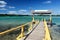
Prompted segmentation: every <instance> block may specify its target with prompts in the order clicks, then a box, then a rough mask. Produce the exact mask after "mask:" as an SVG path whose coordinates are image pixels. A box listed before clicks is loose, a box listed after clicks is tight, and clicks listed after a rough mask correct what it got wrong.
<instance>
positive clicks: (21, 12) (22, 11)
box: [18, 10, 27, 14]
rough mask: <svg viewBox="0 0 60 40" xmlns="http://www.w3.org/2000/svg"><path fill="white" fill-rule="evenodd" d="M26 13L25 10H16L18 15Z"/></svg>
mask: <svg viewBox="0 0 60 40" xmlns="http://www.w3.org/2000/svg"><path fill="white" fill-rule="evenodd" d="M26 12H27V10H18V13H20V14H23V13H26Z"/></svg>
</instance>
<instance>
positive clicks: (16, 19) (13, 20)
mask: <svg viewBox="0 0 60 40" xmlns="http://www.w3.org/2000/svg"><path fill="white" fill-rule="evenodd" d="M34 17H35V19H36V20H41V19H42V18H45V19H49V16H34ZM30 21H32V16H1V17H0V31H1V30H2V29H3V30H5V29H8V27H16V26H18V25H21V24H25V23H27V22H30ZM52 22H53V23H55V24H56V25H53V26H52V27H51V28H50V31H51V36H52V39H53V40H60V26H58V25H60V16H52Z"/></svg>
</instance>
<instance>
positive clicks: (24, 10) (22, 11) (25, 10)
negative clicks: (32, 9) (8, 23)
mask: <svg viewBox="0 0 60 40" xmlns="http://www.w3.org/2000/svg"><path fill="white" fill-rule="evenodd" d="M19 11H20V12H26V11H27V10H19Z"/></svg>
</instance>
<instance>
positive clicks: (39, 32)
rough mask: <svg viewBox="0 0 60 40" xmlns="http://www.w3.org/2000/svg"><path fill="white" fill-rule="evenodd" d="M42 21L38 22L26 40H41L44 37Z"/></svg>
mask: <svg viewBox="0 0 60 40" xmlns="http://www.w3.org/2000/svg"><path fill="white" fill-rule="evenodd" d="M43 24H44V23H43V21H41V22H39V24H38V25H37V26H36V28H35V29H34V30H33V31H32V32H31V34H30V35H29V36H28V37H27V38H26V40H42V39H43V38H44V36H45V33H44V31H45V30H44V25H43Z"/></svg>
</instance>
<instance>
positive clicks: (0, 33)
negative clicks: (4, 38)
mask: <svg viewBox="0 0 60 40" xmlns="http://www.w3.org/2000/svg"><path fill="white" fill-rule="evenodd" d="M29 23H31V22H28V23H26V24H24V25H21V26H18V27H15V28H11V29H9V30H6V31H4V32H0V35H3V34H5V33H8V32H11V31H14V30H17V29H19V28H21V27H22V26H25V25H27V24H29Z"/></svg>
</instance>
